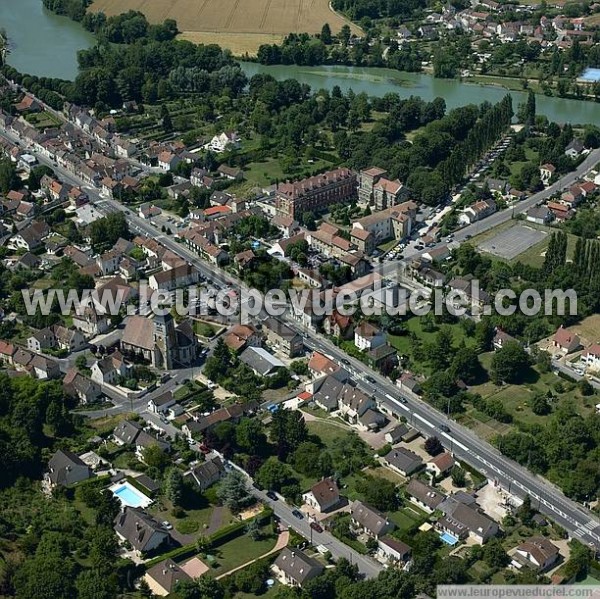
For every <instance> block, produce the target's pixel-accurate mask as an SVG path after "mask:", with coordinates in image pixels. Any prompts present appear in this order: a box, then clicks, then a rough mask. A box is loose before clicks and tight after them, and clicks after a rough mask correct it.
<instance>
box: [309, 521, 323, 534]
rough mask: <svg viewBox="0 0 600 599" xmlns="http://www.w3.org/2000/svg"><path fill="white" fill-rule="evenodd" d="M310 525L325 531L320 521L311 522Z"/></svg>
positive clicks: (319, 530)
mask: <svg viewBox="0 0 600 599" xmlns="http://www.w3.org/2000/svg"><path fill="white" fill-rule="evenodd" d="M310 527H311V528H312V529H313V530H316V531H317V532H323V527H322V526H321V525H320V524H319V523H318V522H311V523H310Z"/></svg>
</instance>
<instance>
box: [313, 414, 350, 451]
mask: <svg viewBox="0 0 600 599" xmlns="http://www.w3.org/2000/svg"><path fill="white" fill-rule="evenodd" d="M306 427H307V428H308V432H309V433H310V434H311V435H317V437H319V439H321V441H322V442H323V444H324V445H325V446H326V447H334V446H335V445H336V443H337V441H338V440H339V439H341V438H343V437H347V436H348V433H349V432H350V428H348V427H345V426H344V425H343V424H341V423H340V424H339V425H336V424H333V423H330V422H323V421H321V420H311V421H309V422H307V423H306Z"/></svg>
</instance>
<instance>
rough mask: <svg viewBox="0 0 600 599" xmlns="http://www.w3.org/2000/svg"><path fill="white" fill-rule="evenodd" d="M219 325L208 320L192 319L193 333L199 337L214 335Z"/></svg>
mask: <svg viewBox="0 0 600 599" xmlns="http://www.w3.org/2000/svg"><path fill="white" fill-rule="evenodd" d="M220 328H221V327H217V326H215V325H213V324H210V323H208V322H202V321H200V320H194V333H196V335H200V336H201V337H208V338H209V339H210V338H211V337H214V336H215V335H216V333H217V332H218V331H219V329H220Z"/></svg>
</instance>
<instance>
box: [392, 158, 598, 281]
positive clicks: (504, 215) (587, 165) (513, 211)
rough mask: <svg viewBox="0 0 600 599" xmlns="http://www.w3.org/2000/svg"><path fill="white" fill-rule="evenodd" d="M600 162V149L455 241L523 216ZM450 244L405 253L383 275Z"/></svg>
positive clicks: (465, 229) (459, 234)
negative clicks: (571, 170) (557, 178)
mask: <svg viewBox="0 0 600 599" xmlns="http://www.w3.org/2000/svg"><path fill="white" fill-rule="evenodd" d="M598 162H600V149H596V150H592V151H591V152H590V153H589V154H588V156H587V157H586V158H585V160H583V162H582V163H581V164H580V165H579V166H578V167H577V169H576V170H574V171H573V172H572V173H568V174H566V175H565V176H564V177H562V178H561V179H559V180H558V181H556V183H553V184H552V185H550V186H549V187H547V188H546V189H543V190H542V191H540V192H538V193H535V194H533V195H532V196H530V197H528V198H527V199H525V200H523V201H522V202H519V203H518V204H517V205H516V206H515V207H514V208H509V209H507V210H502V211H500V212H496V213H495V214H492V215H491V216H488V217H487V218H485V219H483V220H482V221H480V222H476V223H473V224H472V225H468V226H467V227H463V228H462V229H459V230H458V231H456V232H455V234H454V241H455V242H461V241H465V239H466V238H467V237H474V236H475V235H479V234H480V233H484V232H485V231H489V230H490V229H493V228H494V227H497V226H498V225H500V224H502V223H505V222H506V221H509V220H511V219H512V218H513V217H514V216H516V215H517V214H523V213H525V212H527V210H529V208H531V207H532V206H535V205H536V204H537V203H538V202H543V201H545V200H547V199H548V198H550V197H552V196H553V195H554V194H555V193H557V192H560V191H563V190H564V189H566V188H568V187H571V185H573V184H574V183H575V182H576V181H577V180H579V179H581V178H582V177H584V176H585V175H587V174H588V173H589V172H590V171H591V170H592V169H593V168H594V167H595V166H596V164H598ZM447 245H448V244H447V243H445V242H440V243H437V244H436V245H435V246H434V247H430V248H425V249H423V250H420V251H414V252H412V253H410V252H409V253H407V252H406V251H405V256H404V258H403V259H401V260H393V261H390V262H386V263H384V264H383V265H382V266H381V274H382V275H383V276H386V277H390V276H392V275H394V274H396V273H398V272H399V271H401V270H402V269H403V264H404V263H406V262H407V261H409V260H413V259H414V258H417V257H418V256H420V255H422V254H425V253H427V252H430V251H432V250H433V249H437V248H442V247H445V246H447Z"/></svg>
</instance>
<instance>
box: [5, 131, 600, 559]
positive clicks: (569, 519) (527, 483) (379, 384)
mask: <svg viewBox="0 0 600 599" xmlns="http://www.w3.org/2000/svg"><path fill="white" fill-rule="evenodd" d="M2 135H3V136H5V137H6V138H7V139H10V141H12V142H13V143H14V142H15V141H16V140H15V138H14V137H13V136H11V135H9V134H7V133H6V132H2ZM38 159H39V160H40V162H42V163H46V164H48V166H50V167H52V168H53V169H54V170H55V171H57V174H58V175H59V176H61V177H62V178H63V180H64V181H66V182H70V183H72V184H74V185H79V186H83V187H85V189H86V190H87V191H88V193H89V195H90V198H91V200H92V201H93V202H94V203H95V205H96V206H97V207H98V208H99V210H100V211H102V212H104V213H108V212H115V211H124V212H125V213H126V218H127V221H128V223H129V225H130V227H131V229H132V230H133V231H135V232H137V233H141V234H145V235H147V236H149V237H152V238H154V239H157V240H158V241H159V242H160V243H162V244H163V245H164V246H165V247H167V248H168V249H170V250H172V251H173V252H175V253H177V254H179V255H180V256H181V257H183V258H184V259H186V260H187V261H188V262H190V263H191V264H193V265H194V266H195V267H196V268H198V270H199V271H200V272H202V273H203V275H204V276H205V277H206V278H207V280H212V281H214V282H215V283H216V284H217V285H220V286H222V285H236V286H241V287H244V285H243V284H242V283H240V281H238V280H236V279H235V278H233V277H232V276H230V275H229V274H227V273H225V272H223V271H222V270H220V269H218V268H217V267H215V266H212V265H210V264H207V263H206V262H205V261H204V260H201V259H200V258H199V257H198V255H197V254H196V253H194V252H192V251H191V250H189V249H188V248H187V247H185V246H184V245H182V244H180V243H178V242H176V241H175V240H174V239H173V238H171V237H169V236H167V235H164V234H162V233H161V232H160V231H158V229H156V228H155V227H154V226H152V224H151V223H149V222H147V221H145V220H143V219H141V218H139V217H138V216H137V215H136V214H134V213H133V212H132V211H130V210H128V209H127V208H125V207H123V206H122V205H121V204H119V203H118V202H115V201H113V200H109V199H103V198H101V197H100V195H99V193H98V191H97V190H95V189H91V188H90V187H88V186H84V185H83V183H82V181H80V180H78V178H77V177H75V176H74V175H73V173H70V172H68V171H66V170H65V169H63V168H60V167H57V166H56V165H54V164H52V163H51V162H50V161H49V160H47V159H44V157H42V156H39V155H38ZM599 160H600V150H593V151H592V152H590V154H589V155H588V156H587V157H586V158H585V160H584V161H583V162H582V163H581V164H580V165H579V167H578V168H577V170H576V171H574V172H572V173H569V174H568V175H566V176H565V177H563V178H561V179H560V180H559V181H557V182H556V183H554V184H553V185H552V186H550V187H548V188H547V189H545V190H544V191H542V192H540V193H538V194H535V195H533V196H531V197H530V198H528V199H527V200H524V201H523V202H521V203H520V204H519V205H518V206H517V207H515V209H514V211H511V210H508V211H502V212H499V213H496V214H494V215H492V216H490V217H488V218H487V219H485V220H484V221H482V222H480V223H477V224H476V225H471V226H469V227H465V228H464V229H462V230H460V231H459V232H458V233H457V234H456V236H455V239H456V241H463V240H464V239H465V238H466V236H467V235H474V234H477V233H480V232H482V231H484V230H488V229H490V228H492V227H494V226H497V225H498V224H500V223H502V222H505V221H507V220H509V219H510V218H512V215H513V212H514V213H515V214H516V213H521V212H523V211H525V210H527V209H528V208H529V207H531V206H533V205H535V204H536V203H537V202H540V201H543V200H544V199H547V198H549V197H550V196H552V195H553V194H555V193H557V192H559V191H560V190H562V189H565V188H567V187H569V186H570V185H572V184H573V183H574V182H575V181H576V180H577V179H578V178H580V177H582V176H584V175H585V174H587V173H588V172H589V171H590V170H592V169H593V168H594V166H595V165H596V163H597V162H598V161H599ZM438 245H439V246H440V247H441V246H442V245H443V244H441V243H440V244H438ZM395 264H396V263H394V264H387V265H386V266H385V267H384V274H386V275H387V274H388V273H389V272H391V270H393V269H394V268H395V266H394V265H395ZM396 266H397V264H396ZM285 319H286V322H287V324H289V326H291V327H292V328H294V329H296V330H298V332H300V333H301V334H303V335H304V338H305V343H306V345H307V346H308V347H309V348H311V349H314V350H318V351H321V352H323V353H325V354H326V355H328V356H330V357H331V358H332V359H334V360H336V361H337V362H339V363H340V364H344V365H346V366H347V367H348V368H349V369H350V370H351V371H352V374H354V375H355V376H356V378H357V379H358V382H359V385H360V387H361V388H363V390H365V391H366V392H367V393H369V394H371V395H372V396H373V397H375V398H376V400H377V402H378V403H379V404H380V405H381V406H382V408H383V409H385V410H387V411H388V412H391V413H394V414H397V415H400V416H402V415H403V416H405V417H406V418H407V420H408V421H409V422H410V423H411V424H412V425H413V426H414V427H415V428H416V429H418V430H419V431H421V432H422V433H423V434H424V435H426V436H430V435H437V436H438V437H439V438H440V440H441V441H442V443H443V444H444V446H445V447H446V448H448V449H449V450H450V451H451V452H452V453H453V454H454V455H455V456H456V458H457V459H458V460H462V461H464V462H466V463H467V464H469V465H470V466H472V467H474V468H476V469H477V470H479V471H481V472H482V473H484V474H485V475H486V476H487V477H488V478H489V479H490V480H495V481H497V482H498V483H499V484H500V485H502V487H503V488H505V489H507V490H508V491H509V492H511V493H513V494H515V495H517V496H521V497H523V496H525V495H526V494H528V495H530V497H531V498H532V500H533V505H534V507H536V508H538V509H539V510H540V512H542V513H544V514H546V515H548V516H549V517H551V518H552V519H553V520H555V521H556V522H558V523H559V524H560V525H561V526H563V527H564V528H565V529H566V530H567V531H568V532H569V533H570V534H571V535H572V536H573V537H574V538H577V539H579V540H580V541H581V542H583V543H586V544H589V545H591V546H594V547H595V548H596V550H598V551H600V522H599V521H598V519H597V518H596V517H595V516H593V515H592V513H591V512H590V511H588V510H586V509H585V508H583V507H582V506H581V505H579V504H578V503H576V502H575V501H572V500H570V499H568V498H567V497H565V495H564V494H563V493H562V492H561V491H560V490H559V489H558V488H557V487H555V486H554V485H553V484H551V483H550V482H548V481H547V480H545V479H544V478H542V477H539V476H536V475H535V474H532V473H531V472H529V471H528V470H527V469H526V468H524V467H522V466H520V465H519V464H517V463H515V462H513V461H512V460H510V459H508V458H507V457H505V456H503V455H502V454H501V453H500V452H499V451H498V450H496V449H495V448H494V447H492V446H491V445H490V444H489V443H487V442H485V441H483V440H482V439H480V438H479V437H477V436H476V435H475V434H474V433H473V432H471V431H470V430H468V429H467V428H465V427H463V426H461V425H459V424H458V423H456V422H454V421H452V420H450V419H449V418H447V417H446V416H445V415H444V414H442V413H440V412H439V411H438V410H436V409H434V408H433V407H432V406H430V405H428V404H426V403H425V402H423V401H422V400H420V399H419V398H417V397H416V396H413V395H409V394H407V393H406V392H404V391H403V392H400V390H399V389H398V388H397V387H396V386H395V385H394V384H393V383H392V382H390V381H389V380H388V379H386V378H384V377H383V376H381V375H380V374H379V373H377V372H375V371H374V370H372V369H369V368H368V367H366V366H365V365H364V364H363V363H362V362H359V361H357V360H355V359H353V358H351V357H349V356H347V355H346V354H345V353H344V352H342V351H341V350H340V349H339V348H338V347H336V346H335V345H333V344H332V343H330V342H329V341H327V340H326V339H325V338H323V337H322V336H321V335H319V334H317V333H315V332H314V331H311V330H308V329H307V330H304V329H303V328H302V327H301V326H299V325H298V323H297V322H296V321H295V320H293V319H291V318H289V317H287V318H285Z"/></svg>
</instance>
